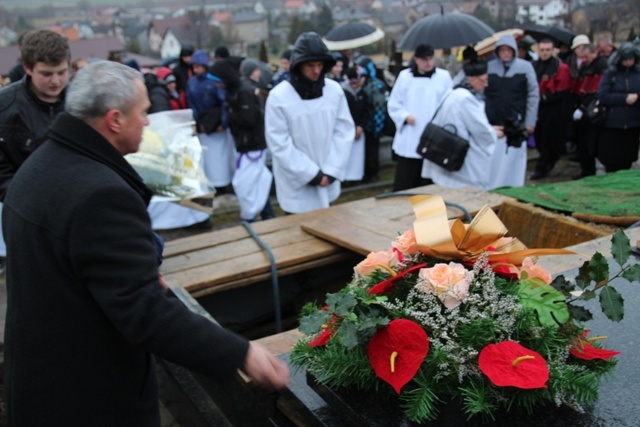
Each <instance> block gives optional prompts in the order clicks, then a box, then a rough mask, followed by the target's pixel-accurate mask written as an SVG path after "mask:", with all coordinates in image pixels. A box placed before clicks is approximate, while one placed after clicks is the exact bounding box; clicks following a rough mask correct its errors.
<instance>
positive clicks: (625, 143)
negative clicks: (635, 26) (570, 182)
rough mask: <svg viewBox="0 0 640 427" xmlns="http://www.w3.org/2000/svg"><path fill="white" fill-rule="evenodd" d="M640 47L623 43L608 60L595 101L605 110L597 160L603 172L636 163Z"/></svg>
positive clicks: (638, 122) (638, 126)
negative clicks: (605, 116) (607, 66)
mask: <svg viewBox="0 0 640 427" xmlns="http://www.w3.org/2000/svg"><path fill="white" fill-rule="evenodd" d="M638 94H640V47H638V46H637V45H635V44H633V43H631V42H625V43H623V44H622V46H620V49H618V50H617V51H616V52H615V53H614V54H613V55H612V56H611V58H610V59H609V69H608V70H607V71H606V72H605V74H604V76H603V77H602V80H601V81H600V86H599V87H598V98H599V99H600V104H601V105H604V106H605V107H606V108H607V118H606V120H605V122H604V127H603V129H602V130H601V132H600V138H599V140H598V149H597V157H598V160H600V162H602V164H603V165H604V167H605V171H606V172H615V171H617V170H621V169H630V168H631V164H632V163H633V162H635V161H636V160H638V146H639V141H640V139H639V138H640V103H639V102H638Z"/></svg>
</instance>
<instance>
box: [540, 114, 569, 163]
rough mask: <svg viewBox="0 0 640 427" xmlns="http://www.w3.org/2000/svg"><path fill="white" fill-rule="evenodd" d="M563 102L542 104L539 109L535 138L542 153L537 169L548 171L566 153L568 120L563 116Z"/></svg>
mask: <svg viewBox="0 0 640 427" xmlns="http://www.w3.org/2000/svg"><path fill="white" fill-rule="evenodd" d="M562 107H563V104H562V103H559V104H557V105H549V106H541V107H540V108H539V110H538V123H536V130H535V139H536V149H537V150H538V152H539V153H540V157H539V158H538V162H537V164H536V170H539V171H543V172H548V171H549V170H551V169H552V168H553V166H554V165H555V164H556V162H557V161H558V159H559V158H560V157H561V156H563V155H564V154H565V153H566V147H565V145H566V134H567V133H566V130H565V129H564V128H565V126H566V121H564V120H563V119H564V117H563V116H562V112H563V110H562Z"/></svg>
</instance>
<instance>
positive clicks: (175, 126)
mask: <svg viewBox="0 0 640 427" xmlns="http://www.w3.org/2000/svg"><path fill="white" fill-rule="evenodd" d="M194 125H195V122H194V120H193V113H192V111H191V110H171V111H162V112H159V113H154V114H149V125H148V126H147V127H146V128H145V129H144V133H143V137H142V144H140V149H139V150H138V152H137V153H133V154H129V155H127V156H125V159H126V160H127V161H128V162H129V163H130V164H131V165H132V166H133V168H134V169H135V170H136V172H138V174H139V175H140V176H141V177H142V180H143V181H144V183H145V184H146V185H147V186H148V187H149V188H151V189H152V190H153V192H154V199H155V200H166V201H178V200H182V199H187V198H193V197H202V196H205V195H206V194H208V193H209V189H208V185H207V179H206V177H205V175H204V172H203V171H202V165H201V164H202V163H201V162H202V147H201V145H200V141H199V140H198V137H197V135H196V134H195V133H194Z"/></svg>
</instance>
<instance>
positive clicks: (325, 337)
mask: <svg viewBox="0 0 640 427" xmlns="http://www.w3.org/2000/svg"><path fill="white" fill-rule="evenodd" d="M332 335H333V331H332V330H330V329H325V330H324V331H322V333H321V334H320V336H318V338H316V339H315V340H313V341H311V342H310V343H309V346H311V347H323V346H325V345H327V343H328V342H329V338H331V336H332Z"/></svg>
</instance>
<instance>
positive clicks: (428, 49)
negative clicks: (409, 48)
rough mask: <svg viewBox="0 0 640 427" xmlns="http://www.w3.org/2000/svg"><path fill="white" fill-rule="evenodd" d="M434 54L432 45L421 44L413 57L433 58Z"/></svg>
mask: <svg viewBox="0 0 640 427" xmlns="http://www.w3.org/2000/svg"><path fill="white" fill-rule="evenodd" d="M433 54H434V50H433V47H432V46H431V45H429V44H419V45H418V47H416V51H415V53H414V55H413V56H415V57H416V58H420V59H425V58H428V57H430V56H433Z"/></svg>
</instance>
